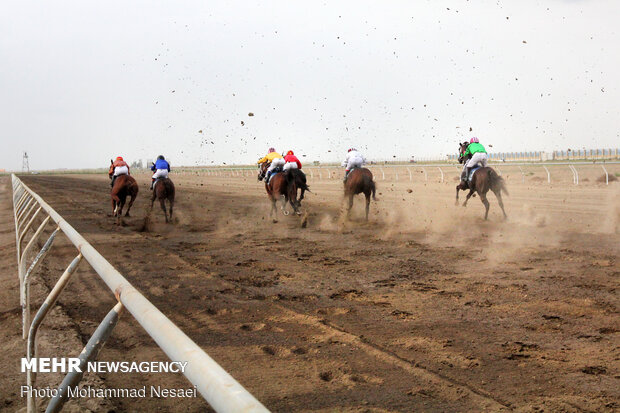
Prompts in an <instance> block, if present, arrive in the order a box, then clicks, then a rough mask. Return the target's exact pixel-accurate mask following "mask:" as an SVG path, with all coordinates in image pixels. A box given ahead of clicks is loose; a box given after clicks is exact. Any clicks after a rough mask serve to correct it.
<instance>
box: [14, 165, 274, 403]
mask: <svg viewBox="0 0 620 413" xmlns="http://www.w3.org/2000/svg"><path fill="white" fill-rule="evenodd" d="M12 183H13V212H14V219H15V237H16V243H17V265H18V276H19V281H20V302H21V306H22V314H23V337H24V338H27V339H28V342H27V343H28V344H27V355H26V356H27V358H28V360H29V361H30V360H31V358H33V357H36V356H37V344H36V343H37V342H36V334H37V330H38V328H39V326H40V325H41V323H42V322H43V320H44V318H45V316H46V315H47V313H48V312H49V310H50V308H51V307H52V306H53V305H54V303H55V302H56V299H57V298H58V296H59V295H60V293H61V292H62V291H63V289H64V287H65V286H66V285H67V283H68V281H69V279H70V278H71V275H72V274H73V273H74V271H75V270H76V269H77V267H78V265H79V263H80V262H81V261H82V259H84V260H86V261H87V262H88V263H89V264H90V265H91V267H92V269H93V270H94V271H95V272H96V273H97V275H98V276H99V277H100V278H101V279H102V280H103V282H104V283H105V284H106V285H107V286H108V288H109V289H110V290H111V291H112V292H113V293H114V295H115V297H116V299H117V301H118V302H117V304H116V305H115V306H114V307H113V308H112V309H111V310H110V312H109V313H108V314H107V316H106V317H105V318H104V320H103V321H102V322H101V324H100V325H99V327H98V328H97V329H96V331H95V333H94V334H93V336H92V337H91V339H90V340H89V342H88V344H87V345H86V347H85V348H84V350H83V351H82V354H81V355H80V360H81V363H84V364H85V363H86V362H87V361H90V360H92V359H94V358H95V357H96V356H97V354H98V352H99V350H100V349H101V347H102V346H103V345H104V344H105V341H106V339H107V337H108V336H109V335H110V333H111V331H112V329H113V328H114V326H115V325H116V322H117V321H118V317H119V315H120V312H121V310H122V308H123V307H124V308H126V309H127V310H128V311H129V312H130V313H131V315H133V317H134V318H135V319H136V320H137V321H138V323H140V325H141V326H142V327H143V328H144V330H146V332H147V333H148V334H149V335H150V336H151V337H152V338H153V340H155V342H156V343H157V345H159V347H160V348H161V349H162V350H163V351H164V353H166V355H167V356H168V357H170V359H171V360H173V361H183V362H187V366H186V368H185V372H184V374H185V376H186V377H187V378H188V379H189V381H190V382H191V383H192V384H194V385H195V386H196V389H197V390H198V392H199V393H200V394H201V395H202V396H203V397H204V398H205V400H206V401H207V402H208V403H209V404H210V405H211V406H212V407H213V409H215V411H217V412H266V411H268V410H267V409H266V408H265V407H264V406H263V405H262V404H261V403H260V402H259V401H258V400H256V399H255V398H254V397H253V396H252V395H251V394H250V393H249V392H248V391H247V390H246V389H244V388H243V387H242V386H241V384H239V383H238V382H237V381H236V380H235V379H234V378H233V377H232V376H231V375H230V374H228V373H227V372H226V371H224V369H222V367H220V366H219V365H218V364H217V363H216V362H215V361H214V360H213V359H212V358H211V357H209V356H208V355H207V354H206V353H205V352H204V351H203V350H202V349H201V348H200V347H198V345H197V344H196V343H194V342H193V341H192V340H191V339H190V338H189V337H187V336H186V335H185V334H184V333H183V332H182V331H181V330H180V329H179V328H178V327H177V326H176V325H175V324H174V323H173V322H172V321H170V320H169V319H168V318H167V317H166V316H165V315H164V314H162V313H161V311H159V310H158V309H157V308H156V307H155V306H154V305H153V304H151V302H150V301H148V300H147V299H146V298H145V297H144V296H143V295H142V294H140V292H138V290H136V289H135V288H134V287H133V286H132V285H131V284H130V283H129V282H128V281H127V280H126V279H125V278H124V277H123V276H122V275H121V274H120V273H119V272H118V271H117V270H116V269H115V268H114V267H113V266H112V265H111V264H110V263H109V262H108V261H107V260H106V259H105V258H103V256H101V254H99V253H98V252H97V251H96V250H95V249H94V248H93V247H92V246H91V245H90V244H89V243H88V242H87V241H86V240H85V239H84V238H83V237H82V236H81V235H80V234H79V233H78V232H77V231H76V230H75V229H73V227H72V226H71V225H69V224H68V223H67V222H66V221H65V220H64V219H63V218H62V217H61V216H60V215H58V213H56V211H54V210H53V209H52V208H51V207H50V206H49V205H48V204H47V203H46V202H45V201H44V200H43V199H42V198H41V197H40V196H38V195H37V194H36V193H34V192H33V191H32V190H31V189H30V188H28V187H27V186H26V185H25V184H24V183H23V182H22V181H21V180H20V179H19V178H17V177H16V176H15V175H12ZM35 222H36V223H37V224H38V227H36V225H35ZM50 223H52V224H53V225H55V229H54V230H53V231H52V233H51V235H50V236H49V238H48V239H47V241H46V242H45V244H44V246H43V248H42V249H41V250H40V251H39V252H38V254H36V256H35V257H34V259H32V261H30V264H29V265H28V262H27V261H28V260H29V256H30V255H31V254H30V253H31V252H34V251H35V249H34V248H35V245H36V244H37V241H38V240H39V238H40V237H41V234H42V233H43V232H44V230H45V228H46V227H47V226H48V225H49V224H50ZM35 227H36V230H35V229H34V228H35ZM29 231H30V232H33V233H34V234H33V235H32V237H31V238H30V240H29V241H28V243H27V244H26V247H25V248H24V249H23V250H22V249H21V245H22V243H23V242H24V241H25V240H26V237H27V234H28V233H29ZM59 233H62V234H64V235H65V236H66V237H67V238H68V239H69V241H70V242H71V243H72V244H73V245H74V246H75V247H76V248H77V251H76V257H75V258H74V259H73V261H72V262H71V263H70V264H69V266H68V267H67V269H66V270H65V272H64V273H63V274H62V276H61V277H60V278H59V280H58V281H57V283H56V285H55V286H54V288H53V289H52V291H51V292H50V294H49V296H48V297H47V298H46V300H45V302H44V303H43V305H42V306H41V308H40V309H39V311H38V312H37V313H36V315H35V317H34V320H32V322H31V321H30V280H31V278H32V276H33V274H34V272H35V270H36V268H37V266H38V265H39V264H40V263H41V261H42V260H43V259H44V258H45V256H46V254H47V253H48V252H49V251H50V249H51V247H52V245H53V243H54V240H55V238H56V236H57V235H58V234H59ZM63 357H64V356H63ZM80 379H81V373H80V374H78V373H69V374H67V376H66V377H65V379H64V380H63V382H62V383H61V385H60V386H59V393H60V395H59V396H58V397H54V398H52V399H51V400H50V402H49V404H48V406H47V409H46V412H57V411H59V410H60V409H62V406H63V404H64V402H65V401H66V400H67V398H68V397H67V392H66V390H67V387H68V386H74V385H76V384H77V383H78V382H79V381H80ZM35 381H36V375H35V374H34V373H33V372H31V371H28V374H27V384H28V385H29V386H34V385H35ZM30 393H31V392H28V394H29V395H28V400H27V410H28V412H34V411H36V410H37V406H36V399H35V398H33V397H31V395H30Z"/></svg>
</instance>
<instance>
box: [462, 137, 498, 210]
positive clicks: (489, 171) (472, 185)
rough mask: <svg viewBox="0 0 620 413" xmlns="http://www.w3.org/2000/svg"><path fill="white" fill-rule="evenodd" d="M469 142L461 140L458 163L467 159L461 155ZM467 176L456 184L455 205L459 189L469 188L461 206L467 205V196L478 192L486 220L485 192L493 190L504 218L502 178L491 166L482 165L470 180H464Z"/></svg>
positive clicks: (487, 207)
mask: <svg viewBox="0 0 620 413" xmlns="http://www.w3.org/2000/svg"><path fill="white" fill-rule="evenodd" d="M468 146H469V143H467V142H463V143H461V144H460V149H459V163H464V162H467V161H468V159H466V158H465V157H463V153H465V151H466V150H467V147H468ZM466 179H467V177H465V181H461V182H459V184H458V185H457V186H456V205H458V204H459V191H466V190H468V189H469V193H468V194H467V197H466V198H465V202H463V206H467V201H469V198H471V197H472V195H473V196H475V195H474V192H477V193H478V196H480V200H481V201H482V203H483V204H484V208H485V212H484V219H485V220H486V219H487V217H488V216H489V201H488V199H487V192H489V189H490V190H491V191H493V193H494V194H495V197H496V198H497V202H498V204H499V207H500V208H501V209H502V213H503V214H504V219H506V218H507V215H506V211H504V202H503V201H502V191H504V192H505V193H506V195H508V190H507V189H506V184H505V182H504V178H502V177H501V176H499V175H498V174H497V172H495V170H494V169H493V168H490V167H486V166H485V167H482V168H479V169H477V170H476V171H475V172H474V174H473V175H472V177H471V181H469V182H468V181H466Z"/></svg>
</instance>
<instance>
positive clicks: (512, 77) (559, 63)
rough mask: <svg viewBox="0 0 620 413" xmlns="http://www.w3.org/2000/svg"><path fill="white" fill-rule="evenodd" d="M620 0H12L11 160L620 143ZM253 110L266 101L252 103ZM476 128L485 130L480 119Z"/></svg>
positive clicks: (8, 57)
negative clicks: (467, 142) (466, 143)
mask: <svg viewBox="0 0 620 413" xmlns="http://www.w3.org/2000/svg"><path fill="white" fill-rule="evenodd" d="M619 15H620V2H619V1H617V0H544V1H543V0H540V1H537V0H518V1H517V0H511V1H497V0H495V1H487V0H476V1H467V0H446V1H441V0H428V1H425V0H415V1H414V0H408V1H359V0H358V1H306V2H299V1H290V0H287V1H252V2H250V1H208V2H207V1H183V2H178V1H157V0H155V1H153V0H149V1H126V0H125V1H106V2H101V1H97V2H95V1H56V2H49V1H45V2H44V1H14V0H6V1H3V2H2V5H1V6H0V126H1V128H0V148H2V150H1V152H0V154H2V156H1V158H0V169H7V170H20V169H21V167H22V154H23V152H24V151H27V153H28V155H29V163H30V168H31V169H40V170H44V169H56V168H98V167H106V166H108V165H109V162H110V159H111V158H114V157H116V156H119V155H120V156H123V157H124V158H125V160H127V161H129V162H132V161H134V160H137V159H154V158H156V157H157V155H160V154H163V155H164V156H166V158H167V159H169V160H170V161H171V163H172V165H173V167H174V165H187V166H192V165H222V164H226V165H231V164H248V163H253V162H255V161H256V160H257V159H258V158H259V157H261V156H262V155H264V154H265V153H266V151H267V149H268V148H269V147H271V146H274V147H275V148H276V149H277V150H278V151H287V150H289V149H291V150H294V151H295V153H296V154H297V155H298V156H299V157H300V159H301V161H302V163H303V162H311V161H315V160H319V161H323V162H327V161H335V160H339V159H341V158H343V157H344V156H345V154H346V150H347V149H348V148H349V147H352V146H353V147H356V148H357V149H359V150H361V151H362V152H363V153H364V154H365V155H366V157H367V158H370V159H375V160H391V159H409V158H410V157H411V156H415V157H416V158H417V159H424V158H433V157H434V158H439V157H445V155H446V154H448V153H455V152H456V151H457V148H458V142H459V141H462V140H464V139H469V138H470V137H473V136H476V137H478V138H479V139H480V141H481V143H483V144H485V145H490V146H491V147H490V148H488V150H489V151H490V152H491V151H496V152H507V151H524V150H532V151H533V150H543V151H551V150H557V149H562V150H566V149H568V148H573V149H582V148H588V149H590V148H610V147H613V148H616V147H618V146H620V105H618V102H620V90H619V87H620V70H618V68H620V51H619V50H620V49H619V48H618V45H620V34H619V29H618V27H619V26H618V25H617V16H619ZM250 114H253V116H251V115H250ZM470 128H471V131H470Z"/></svg>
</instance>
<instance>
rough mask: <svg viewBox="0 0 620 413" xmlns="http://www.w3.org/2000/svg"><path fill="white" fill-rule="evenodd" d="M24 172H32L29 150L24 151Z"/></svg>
mask: <svg viewBox="0 0 620 413" xmlns="http://www.w3.org/2000/svg"><path fill="white" fill-rule="evenodd" d="M22 172H28V173H30V165H28V152H24V156H23V158H22Z"/></svg>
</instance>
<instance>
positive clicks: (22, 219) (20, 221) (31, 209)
mask: <svg viewBox="0 0 620 413" xmlns="http://www.w3.org/2000/svg"><path fill="white" fill-rule="evenodd" d="M36 207H37V203H36V202H33V204H32V205H30V208H28V211H27V212H26V213H25V214H23V215H22V217H21V218H19V221H18V223H17V224H18V225H19V227H20V228H21V226H22V225H23V224H24V222H26V219H27V218H28V217H29V216H30V213H31V212H32V211H33V210H34V209H35V208H36ZM39 208H40V207H39Z"/></svg>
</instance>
